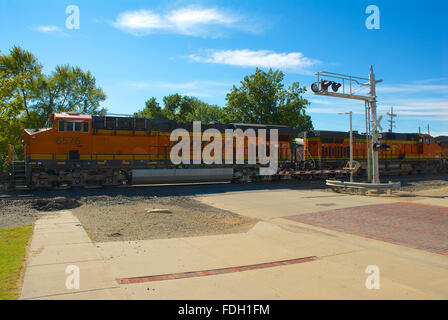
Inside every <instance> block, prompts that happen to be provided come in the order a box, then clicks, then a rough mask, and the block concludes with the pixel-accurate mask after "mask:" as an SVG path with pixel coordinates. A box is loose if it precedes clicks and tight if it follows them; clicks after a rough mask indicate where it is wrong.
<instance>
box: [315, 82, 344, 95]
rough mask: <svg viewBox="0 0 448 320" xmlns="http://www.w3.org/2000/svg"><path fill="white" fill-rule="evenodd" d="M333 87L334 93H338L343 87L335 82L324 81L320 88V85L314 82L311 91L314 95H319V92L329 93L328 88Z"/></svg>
mask: <svg viewBox="0 0 448 320" xmlns="http://www.w3.org/2000/svg"><path fill="white" fill-rule="evenodd" d="M330 86H331V89H332V90H333V91H334V92H338V90H339V88H340V87H341V84H340V83H337V82H334V81H328V80H322V81H321V82H320V88H319V84H318V83H317V82H314V83H313V84H312V85H311V90H312V91H313V92H314V93H318V92H327V91H328V88H329V87H330Z"/></svg>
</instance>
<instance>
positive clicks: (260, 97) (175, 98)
mask: <svg viewBox="0 0 448 320" xmlns="http://www.w3.org/2000/svg"><path fill="white" fill-rule="evenodd" d="M42 70H43V65H42V64H41V63H39V61H38V59H37V58H36V57H35V56H34V55H33V54H32V53H31V52H29V51H27V50H24V49H22V48H20V47H17V46H14V47H13V48H12V49H11V50H10V51H9V53H8V54H2V53H1V52H0V172H3V173H4V172H6V157H7V153H8V144H12V145H13V146H14V147H15V149H16V151H17V154H19V155H20V154H21V152H22V143H21V140H22V132H23V130H24V129H25V128H42V127H45V124H46V122H47V120H48V118H49V116H50V115H51V114H52V113H59V112H68V111H74V112H79V113H83V114H92V115H94V114H99V113H100V110H99V107H100V103H101V102H102V101H104V100H105V99H106V94H105V93H104V91H103V89H102V88H101V87H99V86H98V85H97V84H96V79H95V77H94V76H93V75H92V73H91V72H90V71H84V70H82V69H81V68H80V67H77V66H70V65H69V64H64V65H58V66H56V67H55V69H54V70H53V71H52V72H51V73H50V74H44V73H43V71H42ZM283 80H284V74H283V72H281V71H280V70H275V71H274V70H272V69H270V70H269V71H268V72H265V71H263V70H261V69H258V68H257V69H256V71H255V73H253V74H251V75H247V76H246V77H244V79H243V80H242V81H241V82H240V84H239V85H238V86H235V85H234V86H233V88H232V89H231V90H230V92H229V93H228V94H227V95H226V105H225V106H224V107H222V108H221V107H219V106H217V105H211V104H208V103H206V102H204V101H201V100H200V99H198V98H196V97H190V96H182V95H180V94H178V93H176V94H172V95H168V96H165V97H164V98H163V101H162V102H163V106H162V105H161V104H160V103H159V102H158V101H157V99H156V98H154V97H152V98H150V99H149V100H147V101H146V102H145V105H144V106H143V108H142V109H140V110H139V111H138V112H136V113H135V114H134V116H135V117H147V118H153V119H171V120H175V121H177V122H181V123H186V122H191V121H193V120H195V121H202V122H203V123H210V122H212V121H213V122H220V123H252V124H277V125H287V126H291V127H294V128H297V129H299V130H309V129H311V128H312V122H311V118H310V116H309V115H307V114H306V113H305V111H306V107H307V106H308V105H309V102H308V101H307V100H306V99H304V98H303V93H304V92H305V91H306V88H305V87H301V86H300V84H299V83H298V82H294V83H293V84H292V85H290V86H289V87H288V88H285V85H284V84H283ZM125 107H128V106H125Z"/></svg>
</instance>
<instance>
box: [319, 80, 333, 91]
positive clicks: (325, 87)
mask: <svg viewBox="0 0 448 320" xmlns="http://www.w3.org/2000/svg"><path fill="white" fill-rule="evenodd" d="M332 83H333V82H332V81H327V80H322V81H321V83H320V88H321V90H322V91H328V87H329V86H330V85H331V84H332Z"/></svg>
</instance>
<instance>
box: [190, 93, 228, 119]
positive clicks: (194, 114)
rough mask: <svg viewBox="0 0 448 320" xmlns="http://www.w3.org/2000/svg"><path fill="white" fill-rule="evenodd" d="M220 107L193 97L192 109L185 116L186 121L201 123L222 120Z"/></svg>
mask: <svg viewBox="0 0 448 320" xmlns="http://www.w3.org/2000/svg"><path fill="white" fill-rule="evenodd" d="M222 116H223V114H222V109H221V108H220V107H218V106H217V105H210V104H208V103H207V102H204V101H201V100H199V99H197V98H193V108H192V111H191V112H190V113H189V115H188V116H187V120H188V121H201V122H202V123H210V122H212V121H213V122H222Z"/></svg>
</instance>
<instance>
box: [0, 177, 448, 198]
mask: <svg viewBox="0 0 448 320" xmlns="http://www.w3.org/2000/svg"><path fill="white" fill-rule="evenodd" d="M355 180H356V181H365V178H364V177H357V178H356V179H355ZM430 180H446V181H447V182H448V174H439V175H432V174H431V175H425V174H422V175H419V176H415V175H412V176H411V175H403V176H397V175H383V176H381V181H382V182H388V181H394V182H397V181H401V182H402V186H403V187H405V186H406V185H407V184H408V183H411V182H422V181H430ZM285 187H288V188H293V189H297V190H305V189H311V188H313V189H314V188H326V185H325V179H313V180H285V181H276V182H252V183H242V184H235V183H229V182H219V183H217V182H213V183H204V182H202V183H182V184H151V185H123V186H118V187H107V188H101V187H97V188H79V189H77V188H72V189H68V188H59V189H52V190H47V191H36V190H27V189H21V190H14V191H8V192H5V193H0V200H36V199H42V198H53V197H66V196H70V197H74V198H79V197H89V196H112V197H113V196H118V195H124V196H145V197H148V196H167V195H171V196H172V195H180V196H182V195H194V194H204V193H219V192H228V191H246V190H257V189H272V190H275V189H282V188H285Z"/></svg>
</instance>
